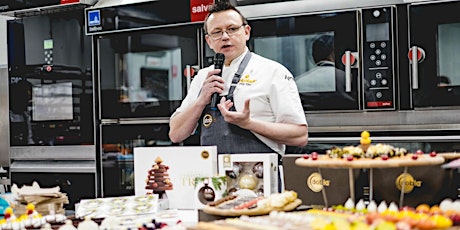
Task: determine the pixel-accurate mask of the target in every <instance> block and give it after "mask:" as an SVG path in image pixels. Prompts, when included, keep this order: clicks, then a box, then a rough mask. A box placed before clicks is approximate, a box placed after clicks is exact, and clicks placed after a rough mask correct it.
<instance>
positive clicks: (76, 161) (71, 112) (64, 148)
mask: <svg viewBox="0 0 460 230" xmlns="http://www.w3.org/2000/svg"><path fill="white" fill-rule="evenodd" d="M83 22H84V21H83V10H82V9H67V10H66V11H65V12H61V11H59V10H57V11H55V12H54V13H51V14H40V15H34V16H28V17H23V18H14V19H11V20H8V22H7V43H8V78H7V79H8V89H9V90H8V92H9V94H8V98H9V103H8V108H9V123H8V126H9V129H8V130H9V152H10V163H11V166H10V173H11V182H12V183H15V184H17V185H18V186H19V187H20V186H22V185H24V184H30V183H31V182H32V181H33V180H36V181H37V182H38V183H39V184H40V185H41V186H44V187H46V186H54V185H59V186H60V187H61V190H62V191H63V192H65V193H67V194H68V196H69V199H70V204H69V205H68V207H67V208H72V207H73V205H74V203H75V202H78V201H79V200H80V199H81V198H90V197H95V196H96V195H97V183H98V182H97V180H96V173H97V169H96V152H95V149H96V147H95V129H94V109H93V106H94V105H93V100H94V98H93V95H94V94H93V75H92V70H91V65H92V63H91V46H92V44H91V39H90V38H88V37H86V36H85V35H84V31H83ZM88 182H90V183H88ZM83 184H85V186H82V185H83Z"/></svg>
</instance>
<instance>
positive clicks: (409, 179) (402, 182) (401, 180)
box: [395, 173, 422, 193]
mask: <svg viewBox="0 0 460 230" xmlns="http://www.w3.org/2000/svg"><path fill="white" fill-rule="evenodd" d="M395 184H396V188H398V190H399V191H402V189H403V188H404V193H410V192H412V190H414V187H421V186H422V181H417V180H415V179H414V177H413V176H412V175H410V174H409V173H402V174H401V175H399V176H398V178H396V181H395Z"/></svg>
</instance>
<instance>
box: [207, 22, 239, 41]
mask: <svg viewBox="0 0 460 230" xmlns="http://www.w3.org/2000/svg"><path fill="white" fill-rule="evenodd" d="M243 26H245V24H243V25H241V26H235V27H230V28H228V29H227V30H222V31H214V32H211V33H209V34H208V36H209V37H211V39H212V40H214V41H215V40H219V39H221V38H222V36H223V35H224V33H227V35H228V36H233V35H235V34H236V33H238V31H239V30H240V28H241V27H243Z"/></svg>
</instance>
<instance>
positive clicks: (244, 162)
mask: <svg viewBox="0 0 460 230" xmlns="http://www.w3.org/2000/svg"><path fill="white" fill-rule="evenodd" d="M278 170H279V168H278V154H276V153H251V154H249V153H248V154H220V155H219V175H221V176H226V178H227V193H228V194H233V193H235V192H237V191H239V190H242V189H246V190H245V191H247V190H251V191H253V192H254V193H255V194H256V195H263V196H269V195H270V194H272V193H277V192H278Z"/></svg>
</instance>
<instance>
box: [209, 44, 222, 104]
mask: <svg viewBox="0 0 460 230" xmlns="http://www.w3.org/2000/svg"><path fill="white" fill-rule="evenodd" d="M224 60H225V55H224V54H222V53H216V55H215V56H214V69H220V73H218V74H217V75H218V76H220V77H222V67H223V66H224ZM218 99H219V94H218V93H213V94H212V98H211V109H212V110H217V103H218V102H217V100H218Z"/></svg>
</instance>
